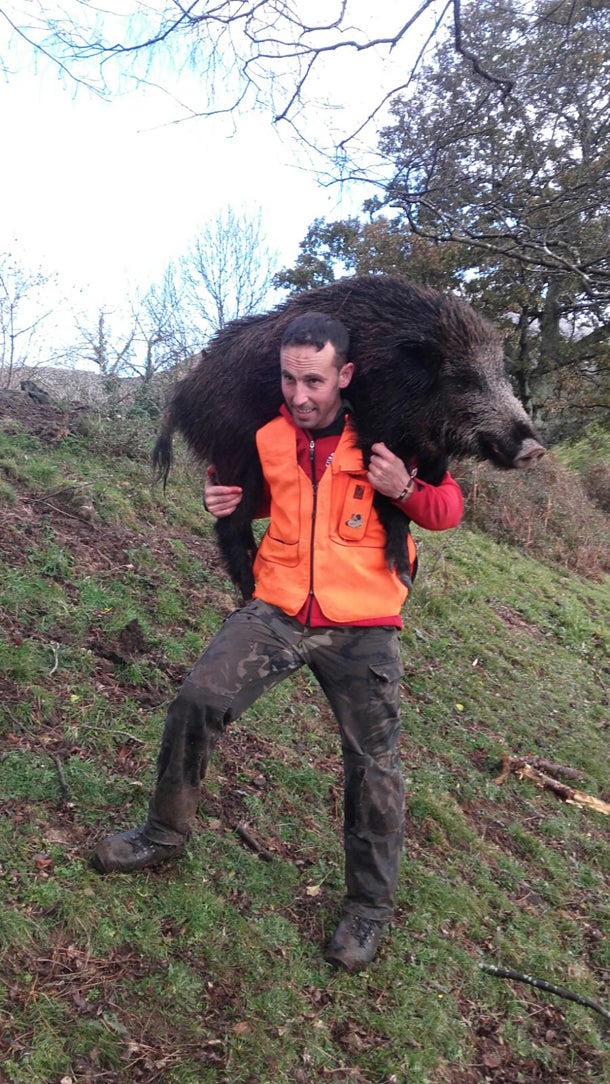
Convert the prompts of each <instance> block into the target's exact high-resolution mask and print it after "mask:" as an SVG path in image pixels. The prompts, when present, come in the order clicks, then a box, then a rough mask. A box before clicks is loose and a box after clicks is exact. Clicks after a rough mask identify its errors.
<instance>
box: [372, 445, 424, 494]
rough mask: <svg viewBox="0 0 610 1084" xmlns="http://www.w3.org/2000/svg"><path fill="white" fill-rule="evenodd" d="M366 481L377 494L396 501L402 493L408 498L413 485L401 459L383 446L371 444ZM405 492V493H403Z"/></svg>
mask: <svg viewBox="0 0 610 1084" xmlns="http://www.w3.org/2000/svg"><path fill="white" fill-rule="evenodd" d="M367 477H368V480H369V482H370V483H371V485H372V486H374V488H375V489H376V490H377V492H378V493H383V496H384V497H390V498H391V499H392V500H393V501H395V500H397V499H398V498H399V497H400V496H401V495H402V494H403V493H404V494H405V497H404V499H406V497H407V496H410V494H411V492H412V489H413V483H412V479H411V475H410V474H409V471H408V470H407V468H406V467H405V465H404V463H403V461H402V459H399V458H398V456H397V455H394V452H391V451H390V449H389V448H386V446H385V444H382V443H379V444H373V446H372V448H371V461H370V463H369V470H368V475H367ZM405 491H406V492H405Z"/></svg>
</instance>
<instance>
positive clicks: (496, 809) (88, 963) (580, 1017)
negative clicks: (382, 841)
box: [0, 393, 610, 1084]
mask: <svg viewBox="0 0 610 1084" xmlns="http://www.w3.org/2000/svg"><path fill="white" fill-rule="evenodd" d="M153 433H154V421H151V418H150V417H149V416H148V415H147V414H146V412H144V411H142V412H140V413H138V412H137V411H136V410H133V411H132V413H131V414H130V413H127V414H124V415H123V416H114V417H113V416H110V415H106V416H104V415H102V414H97V413H95V412H93V411H92V410H89V409H78V408H75V407H70V408H66V409H61V408H59V407H57V406H53V405H44V404H37V403H34V402H32V401H31V400H28V399H27V398H26V397H24V396H19V395H14V394H10V393H0V499H1V500H2V531H1V537H0V618H1V621H0V662H1V665H0V808H1V810H2V818H1V820H0V874H1V882H0V884H1V888H0V980H1V981H0V1011H1V1014H2V1015H1V1023H2V1030H1V1034H0V1081H2V1082H8V1084H131V1082H134V1081H135V1082H137V1081H142V1082H145V1084H152V1082H156V1081H162V1082H164V1084H225V1082H226V1084H229V1082H231V1084H281V1082H285V1084H314V1082H318V1081H320V1082H323V1081H329V1082H331V1081H332V1082H335V1084H348V1082H349V1084H369V1082H375V1084H391V1082H396V1084H480V1082H482V1081H485V1082H486V1081H489V1082H492V1084H517V1082H525V1084H529V1082H547V1084H551V1082H552V1084H582V1082H585V1081H595V1082H604V1081H610V1062H609V1059H608V1056H609V1054H610V1031H609V1017H608V1012H610V934H609V931H610V849H609V847H608V842H609V837H610V818H609V817H607V816H604V815H603V814H602V813H599V812H595V811H593V810H591V809H588V808H586V807H585V808H583V807H581V806H579V805H571V804H566V803H565V802H564V801H562V800H561V799H560V798H559V797H558V796H557V795H556V794H555V793H552V792H550V791H548V790H542V789H538V788H537V787H536V786H534V784H533V783H532V782H530V781H528V780H525V779H524V780H520V779H518V778H517V777H516V775H514V774H511V775H509V777H508V778H507V779H506V780H505V781H504V782H501V783H500V782H498V776H499V775H500V771H501V767H502V757H503V756H504V755H507V754H508V755H513V756H518V755H519V756H522V755H524V754H535V755H538V756H539V757H542V758H544V759H546V760H548V761H551V762H554V763H555V764H559V765H563V766H567V767H568V768H571V769H573V770H575V771H577V772H578V773H579V775H578V781H577V782H576V783H574V780H573V779H572V780H570V782H571V785H575V786H576V787H578V789H579V790H581V791H583V792H586V793H587V794H589V795H592V796H595V797H597V798H598V799H600V800H602V801H605V802H610V773H609V767H610V757H609V754H608V732H609V726H610V709H609V696H608V686H609V681H610V667H609V665H608V659H609V658H610V650H609V648H610V632H609V628H610V622H609V617H610V590H609V584H608V577H607V574H605V573H604V567H603V564H604V562H603V560H602V553H603V548H604V547H603V543H602V541H601V535H600V537H599V538H598V537H597V536H596V541H595V550H594V552H595V554H596V555H597V556H596V558H595V561H594V560H593V556H592V555H593V550H591V554H590V556H589V557H588V559H587V560H588V565H585V566H584V567H583V565H582V564H577V563H575V562H573V561H571V560H570V559H568V560H563V561H562V560H561V557H562V553H563V555H565V553H568V551H569V548H570V547H571V546H572V547H574V545H576V544H577V543H575V542H574V540H573V539H572V540H568V541H566V542H565V545H564V548H563V551H562V552H560V551H561V549H562V547H561V546H560V545H558V544H556V543H555V541H554V542H553V546H552V547H551V549H552V552H551V553H550V555H549V556H550V557H551V558H552V560H551V559H549V560H545V559H544V557H545V551H544V545H543V541H544V535H545V531H544V530H543V531H542V532H540V531H538V534H540V533H541V535H542V541H541V542H540V545H538V543H536V545H534V544H533V541H532V545H529V544H528V545H526V544H525V543H524V542H523V541H522V540H521V541H520V543H519V546H513V545H510V544H509V543H508V542H506V541H502V540H501V539H502V537H503V535H502V532H501V531H500V529H499V527H497V523H499V522H500V521H501V519H502V517H501V516H496V517H495V518H494V524H496V527H495V528H494V537H491V536H490V535H489V534H484V533H482V532H481V531H480V530H473V529H471V528H468V527H466V526H462V527H460V528H459V529H458V530H457V531H455V532H450V533H448V534H447V535H440V536H434V535H427V534H426V533H425V532H422V531H417V532H416V534H417V537H418V540H419V542H420V553H421V570H420V573H419V576H418V580H417V583H416V590H415V592H414V596H413V598H412V599H411V600H410V601H409V604H408V607H407V609H406V611H405V629H404V632H403V634H402V644H403V653H404V661H405V677H404V682H403V708H404V733H403V738H402V750H403V756H404V769H405V775H406V779H407V838H406V857H405V862H404V867H403V874H402V880H401V892H400V901H399V903H400V906H399V910H398V913H397V916H396V922H395V924H394V927H393V930H392V933H391V936H390V937H389V938H388V940H387V941H385V942H384V945H383V947H382V950H381V952H380V956H379V959H378V961H377V962H376V963H375V965H374V966H373V967H372V969H371V970H370V971H369V972H368V973H366V974H364V975H360V976H347V975H343V974H334V973H332V972H331V971H330V969H329V968H328V967H327V965H326V964H325V963H324V962H323V960H322V957H321V952H320V948H321V945H322V943H323V942H324V940H325V938H326V937H327V936H328V935H329V933H330V932H331V930H332V928H333V927H334V924H335V922H336V920H337V916H338V906H339V902H340V898H341V893H342V879H341V838H340V836H341V795H342V781H341V776H340V764H339V751H338V741H337V739H336V736H335V727H334V723H333V719H332V717H331V714H330V712H329V710H328V708H327V706H326V703H325V701H324V699H323V697H322V696H321V695H320V693H319V691H318V689H317V686H316V684H315V681H314V680H313V678H312V677H311V676H310V675H309V673H308V672H305V671H304V672H302V673H301V674H299V675H298V676H297V678H296V679H295V680H294V681H293V682H291V683H285V684H283V685H282V686H280V687H279V688H278V689H277V690H275V691H274V692H273V694H270V695H268V696H267V697H265V698H264V700H261V701H259V703H258V704H257V705H255V707H254V708H253V709H251V710H250V711H249V712H248V713H247V715H246V716H244V718H243V720H242V721H241V722H240V723H238V724H236V725H235V726H234V728H233V730H232V731H231V732H230V733H229V735H228V736H227V739H226V741H225V742H224V743H223V745H222V747H221V750H220V754H219V755H218V756H217V758H216V760H215V762H214V766H213V769H212V771H211V773H210V775H209V778H208V780H207V782H206V788H205V797H204V801H203V802H202V805H201V807H200V812H199V818H198V826H197V831H196V832H195V834H194V835H193V837H192V839H191V841H190V843H189V846H188V850H187V854H186V856H185V857H184V858H183V859H181V860H179V861H177V862H176V863H175V864H173V865H170V866H167V867H165V868H162V869H160V870H158V871H151V872H149V873H144V874H140V875H138V876H135V877H121V876H112V877H108V878H100V877H99V876H97V875H96V874H95V873H94V872H93V871H92V870H91V869H90V868H89V865H88V861H87V856H88V853H89V851H90V849H91V848H92V846H93V845H94V844H95V842H96V841H97V840H98V839H99V838H100V837H101V836H102V835H103V834H106V833H107V832H109V831H112V830H115V829H117V830H118V829H120V828H124V827H129V826H131V825H132V824H135V823H138V822H141V820H142V818H143V816H144V813H145V809H146V802H147V795H148V792H149V789H150V787H151V784H152V781H153V778H154V759H155V756H156V752H157V746H158V741H159V735H160V730H161V726H162V721H163V715H164V705H165V704H166V702H167V701H168V699H169V698H170V697H171V695H172V691H173V690H174V689H175V687H176V685H177V684H178V683H179V682H180V680H181V678H182V676H183V675H184V674H185V673H186V672H188V669H189V668H190V665H191V664H192V662H193V661H194V659H195V658H196V657H197V655H198V653H199V652H200V650H201V649H202V647H203V646H204V645H205V643H206V642H207V640H208V638H209V636H210V634H211V633H212V632H213V630H214V629H215V628H217V627H218V625H219V623H220V622H221V621H222V619H223V618H224V617H225V616H226V615H227V614H228V613H229V612H230V611H231V609H232V608H233V607H234V605H235V602H234V597H233V592H232V589H231V586H230V584H228V583H227V581H226V579H225V576H224V574H223V571H222V569H221V567H220V565H219V562H218V559H217V556H216V552H215V549H214V545H213V542H212V537H211V519H210V517H209V516H208V515H207V514H206V513H204V512H203V510H202V508H201V503H200V496H199V494H200V488H201V482H200V477H199V472H198V471H197V470H196V469H195V468H194V467H193V466H192V465H189V463H188V461H187V460H186V459H185V458H183V457H180V456H179V457H178V462H177V465H176V469H175V471H174V472H173V474H172V476H171V478H170V483H169V486H168V490H167V493H166V495H165V496H164V495H163V493H162V491H161V490H160V489H151V487H150V478H149V468H148V455H149V451H150V446H151V440H152V435H153ZM553 469H555V468H553ZM557 469H558V468H557ZM562 478H563V481H562V482H561V485H564V484H565V476H562ZM469 484H470V483H469ZM513 484H515V485H516V484H517V482H516V481H514V482H513V480H512V479H511V476H505V477H503V481H502V486H503V487H506V486H509V487H510V486H511V485H513ZM518 484H519V485H522V484H523V483H522V481H521V480H519V482H518ZM477 485H478V488H477V490H476V494H477V495H478V503H477V508H476V511H477V515H479V516H481V515H483V513H485V514H484V515H483V519H485V518H487V519H489V520H490V521H491V518H492V513H491V505H492V496H493V494H492V493H491V491H490V490H489V489H486V490H485V493H486V497H485V501H486V502H488V511H487V512H485V505H484V504H483V503H482V502H481V499H480V494H481V492H482V489H481V486H480V483H479V481H477ZM473 492H474V491H473ZM512 492H513V493H515V492H516V490H513V491H512ZM547 504H549V502H548V501H547ZM515 506H518V507H519V508H521V512H520V515H519V516H517V517H516V520H518V521H519V522H518V523H517V525H516V526H515V530H516V531H517V532H518V531H519V530H522V529H523V522H524V521H525V519H527V517H525V519H524V513H523V511H522V509H523V505H522V504H519V501H517V500H516V499H515ZM561 511H562V510H561V508H560V507H557V515H556V516H555V509H553V515H554V516H555V518H554V519H553V521H552V523H553V524H554V526H553V531H555V530H556V531H560V528H561V518H562V517H561ZM600 515H602V513H600ZM536 518H537V517H536V514H535V513H533V514H532V515H531V517H530V521H531V522H530V531H529V534H528V535H527V538H529V539H530V540H533V526H534V521H535V520H536ZM568 518H571V519H572V520H573V519H574V517H573V516H572V517H567V516H565V515H564V519H566V520H567V519H568ZM605 522H606V524H607V520H606V521H605ZM550 524H551V510H550V504H549V511H548V516H547V525H546V528H545V529H546V530H547V532H548V531H550V526H549V525H550ZM555 524H557V525H556V526H555ZM599 524H601V525H602V526H600V527H599V530H602V529H603V522H602V520H601V519H600V520H599ZM480 525H481V526H482V525H483V524H480ZM538 526H539V525H538ZM577 526H578V527H579V529H580V533H581V537H582V539H583V544H585V543H587V544H589V543H590V542H591V537H590V536H589V535H588V534H587V529H586V523H585V524H583V522H582V521H581V522H580V523H579V524H577ZM566 529H567V527H566ZM570 529H571V524H570ZM505 534H506V532H505ZM553 538H554V539H555V535H553ZM606 560H607V550H606ZM574 568H578V569H579V572H578V574H577V573H576V572H575V571H574ZM606 569H607V564H606ZM564 781H565V780H564ZM243 825H246V826H247V829H248V833H249V835H250V836H251V837H252V839H253V840H254V843H255V847H252V846H248V845H247V844H246V843H245V841H244V838H243V834H240V833H239V832H238V831H236V829H237V828H238V827H240V826H243ZM256 847H258V850H257V849H256ZM480 964H492V965H497V966H499V967H502V968H513V969H516V970H518V971H519V972H522V973H525V974H527V975H531V976H536V977H537V978H539V979H542V980H546V981H547V982H548V983H552V984H554V985H555V986H558V987H562V988H567V990H569V991H571V992H574V993H577V994H578V995H580V996H581V997H582V998H585V999H589V1000H590V1001H593V1002H594V1003H595V1004H596V1005H597V1006H598V1007H601V1008H602V1009H604V1010H605V1012H606V1015H605V1016H604V1015H603V1013H601V1012H599V1011H597V1010H596V1009H595V1007H591V1006H589V1005H582V1004H578V1003H576V1002H574V1001H572V1000H568V999H566V998H565V997H559V996H557V995H556V994H553V993H549V992H545V991H542V990H540V989H536V988H534V987H532V986H530V985H528V984H526V983H524V982H522V981H517V980H510V981H508V980H506V979H504V978H499V977H496V976H494V975H492V974H490V973H489V972H486V971H484V970H482V969H481V967H480Z"/></svg>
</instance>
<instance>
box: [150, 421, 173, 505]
mask: <svg viewBox="0 0 610 1084" xmlns="http://www.w3.org/2000/svg"><path fill="white" fill-rule="evenodd" d="M175 428H176V423H175V420H174V416H173V411H172V408H171V406H170V407H168V409H167V410H166V412H165V414H164V416H163V422H162V424H161V429H160V430H159V435H158V437H157V441H156V444H155V446H154V448H153V454H152V468H153V483H155V482H159V481H161V480H162V481H163V492H165V487H166V485H167V479H168V476H169V472H170V470H171V465H172V436H173V433H174V429H175Z"/></svg>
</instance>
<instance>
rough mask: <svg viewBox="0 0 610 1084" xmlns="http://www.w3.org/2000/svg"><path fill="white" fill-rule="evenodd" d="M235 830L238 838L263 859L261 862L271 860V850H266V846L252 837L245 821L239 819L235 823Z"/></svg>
mask: <svg viewBox="0 0 610 1084" xmlns="http://www.w3.org/2000/svg"><path fill="white" fill-rule="evenodd" d="M235 831H236V832H237V835H238V836H239V838H240V839H243V841H244V843H246V844H247V846H248V847H250V849H251V850H253V851H255V853H256V854H257V855H258V856H259V858H262V859H263V862H272V861H273V857H274V856H273V852H272V851H269V850H267V848H266V847H263V845H262V844H261V843H259V842H258V840H256V839H255V838H254V836H253V835H252V833H251V831H250V829H249V828H248V825H247V824H246V823H245V821H240V823H239V824H238V825H236V827H235Z"/></svg>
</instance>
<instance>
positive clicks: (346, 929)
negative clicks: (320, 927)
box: [324, 914, 387, 971]
mask: <svg viewBox="0 0 610 1084" xmlns="http://www.w3.org/2000/svg"><path fill="white" fill-rule="evenodd" d="M386 925H387V923H385V922H377V921H376V920H375V919H372V918H363V917H362V915H352V914H347V915H344V916H343V918H342V919H341V921H340V923H339V925H338V926H337V929H336V930H335V932H334V934H333V936H332V938H331V940H330V942H329V944H328V945H327V947H326V950H325V952H324V959H325V960H326V962H327V963H329V964H332V966H333V967H338V968H343V970H344V971H362V970H363V968H365V967H367V965H368V964H370V962H371V960H372V959H373V958H374V956H375V954H376V952H377V949H378V948H379V942H380V941H381V937H382V934H383V931H384V929H385V928H386Z"/></svg>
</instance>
